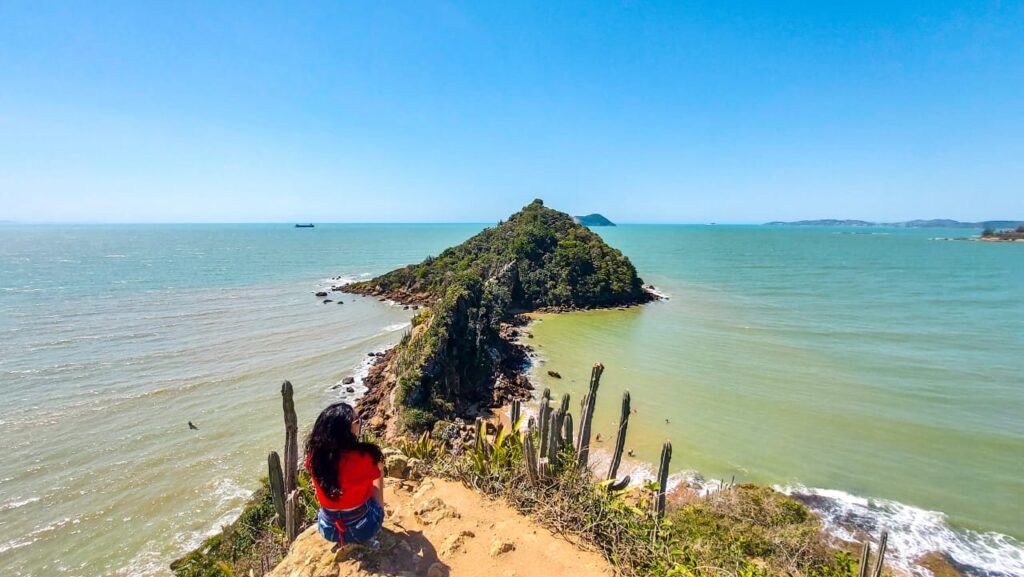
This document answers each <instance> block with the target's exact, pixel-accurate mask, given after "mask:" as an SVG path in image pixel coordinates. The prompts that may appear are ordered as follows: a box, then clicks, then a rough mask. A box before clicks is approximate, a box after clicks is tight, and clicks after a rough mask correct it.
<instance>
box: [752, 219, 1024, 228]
mask: <svg viewBox="0 0 1024 577" xmlns="http://www.w3.org/2000/svg"><path fill="white" fill-rule="evenodd" d="M1021 225H1024V221H1017V220H986V221H984V222H960V221H959V220H950V219H948V218H935V219H931V220H906V221H903V222H869V221H866V220H837V219H832V218H826V219H821V220H797V221H792V222H783V221H773V222H768V223H765V226H876V227H887V228H991V229H1005V228H1016V227H1018V226H1021Z"/></svg>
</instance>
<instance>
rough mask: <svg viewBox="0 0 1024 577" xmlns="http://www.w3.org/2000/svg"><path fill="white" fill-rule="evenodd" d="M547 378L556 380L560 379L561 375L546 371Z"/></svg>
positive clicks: (556, 372)
mask: <svg viewBox="0 0 1024 577" xmlns="http://www.w3.org/2000/svg"><path fill="white" fill-rule="evenodd" d="M548 376H550V377H554V378H556V379H560V378H562V375H560V374H559V373H558V371H548Z"/></svg>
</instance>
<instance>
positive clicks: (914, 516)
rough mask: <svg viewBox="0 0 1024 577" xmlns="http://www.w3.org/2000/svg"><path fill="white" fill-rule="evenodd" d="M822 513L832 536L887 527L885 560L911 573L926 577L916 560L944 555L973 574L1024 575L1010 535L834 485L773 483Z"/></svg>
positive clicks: (1021, 554)
mask: <svg viewBox="0 0 1024 577" xmlns="http://www.w3.org/2000/svg"><path fill="white" fill-rule="evenodd" d="M775 489H777V490H779V491H781V492H782V493H785V494H787V495H791V496H793V497H794V498H797V499H799V500H801V501H803V502H805V503H806V504H807V506H808V507H809V508H810V509H811V510H812V511H814V512H815V513H817V514H818V515H820V516H821V518H822V521H823V523H824V524H825V528H826V530H827V531H828V532H829V533H830V534H831V535H833V536H835V537H836V538H837V539H842V540H844V541H854V540H856V539H855V536H854V535H853V534H851V532H850V530H849V527H853V528H855V529H857V530H859V531H864V532H867V533H869V534H872V535H877V534H878V533H879V532H880V531H881V530H882V529H888V530H889V548H888V550H889V551H890V553H889V554H888V555H887V556H886V559H887V560H888V561H887V562H888V563H891V565H892V566H893V567H896V568H898V569H902V570H904V571H906V572H908V573H911V574H914V575H921V576H923V577H928V576H930V572H929V571H928V570H927V569H925V568H924V567H922V566H920V565H919V564H918V560H919V559H920V558H921V557H922V556H924V555H926V554H928V553H932V552H939V553H942V554H943V555H945V556H946V557H947V558H948V559H949V560H950V561H952V563H953V564H954V566H956V568H957V569H958V570H959V571H960V572H961V573H964V574H967V575H974V576H977V577H1009V576H1018V577H1019V576H1024V543H1021V542H1020V541H1018V540H1016V539H1014V538H1013V537H1011V536H1009V535H1003V534H1001V533H996V532H987V533H981V532H978V531H973V530H970V529H961V528H954V527H950V526H949V525H948V523H947V522H946V515H945V514H944V513H942V512H939V511H928V510H925V509H920V508H917V507H913V506H910V505H906V504H904V503H900V502H897V501H891V500H887V499H869V498H866V497H860V496H857V495H851V494H850V493H846V492H844V491H840V490H837V489H819V488H808V487H803V486H799V485H798V486H776V487H775Z"/></svg>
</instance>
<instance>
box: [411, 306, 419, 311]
mask: <svg viewBox="0 0 1024 577" xmlns="http://www.w3.org/2000/svg"><path fill="white" fill-rule="evenodd" d="M412 310H414V311H418V310H420V305H412Z"/></svg>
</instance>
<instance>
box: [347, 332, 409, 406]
mask: <svg viewBox="0 0 1024 577" xmlns="http://www.w3.org/2000/svg"><path fill="white" fill-rule="evenodd" d="M407 325H408V323H405V324H403V325H402V326H403V327H405V326H407ZM388 348H390V347H388V346H386V345H385V346H379V347H377V348H376V349H374V350H371V351H369V353H372V354H373V356H371V355H370V354H367V355H365V356H363V358H362V359H361V360H360V361H359V362H358V363H356V365H355V366H354V367H352V375H351V376H352V378H353V379H355V381H354V382H352V383H351V384H348V385H345V384H343V382H342V381H338V382H337V383H335V384H333V385H331V386H330V387H328V390H331V391H334V392H336V393H337V395H338V397H339V399H340V400H342V401H345V402H346V403H349V404H352V405H354V404H355V403H356V401H358V400H359V399H361V398H363V395H365V394H366V392H367V391H368V390H369V388H368V387H367V386H366V384H365V383H364V382H363V379H365V378H366V376H367V375H369V374H370V367H372V366H373V364H374V363H376V362H377V359H378V358H379V357H378V356H377V353H383V352H385V351H386V350H388ZM349 388H351V389H352V392H349V391H348V389H349Z"/></svg>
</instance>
